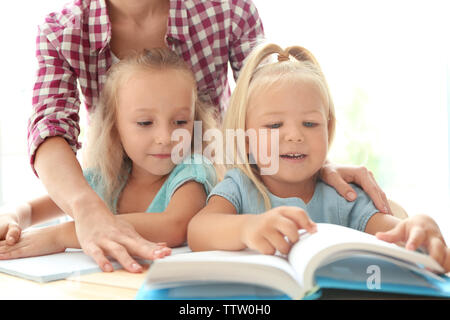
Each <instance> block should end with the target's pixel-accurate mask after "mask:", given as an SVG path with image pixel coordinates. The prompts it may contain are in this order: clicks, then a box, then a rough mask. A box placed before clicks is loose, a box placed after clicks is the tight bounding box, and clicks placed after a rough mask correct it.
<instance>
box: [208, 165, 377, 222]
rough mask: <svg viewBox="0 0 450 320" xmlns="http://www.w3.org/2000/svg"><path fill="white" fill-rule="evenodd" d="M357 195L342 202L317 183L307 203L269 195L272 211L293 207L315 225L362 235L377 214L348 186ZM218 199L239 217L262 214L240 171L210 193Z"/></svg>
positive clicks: (260, 200) (253, 190) (365, 197)
mask: <svg viewBox="0 0 450 320" xmlns="http://www.w3.org/2000/svg"><path fill="white" fill-rule="evenodd" d="M351 186H352V188H353V189H354V190H355V192H356V194H357V195H358V197H357V199H356V200H355V201H353V202H349V201H347V200H345V198H343V197H341V196H340V195H339V194H338V193H337V192H336V190H335V189H334V188H332V187H330V186H329V185H327V184H326V183H324V182H322V181H320V180H319V181H318V182H317V183H316V187H315V191H314V195H313V197H312V198H311V200H310V201H309V202H308V203H305V202H304V201H303V200H302V199H300V198H298V197H291V198H280V197H277V196H275V195H274V194H272V193H270V192H269V193H268V194H269V198H270V202H271V204H272V208H275V207H280V206H294V207H299V208H302V209H303V210H305V211H306V212H307V213H308V215H309V217H310V218H311V219H312V220H313V221H314V222H317V223H319V222H322V223H333V224H338V225H342V226H345V227H350V228H352V229H356V230H359V231H364V230H365V228H366V224H367V221H368V220H369V219H370V217H372V215H373V214H375V213H376V212H378V210H377V209H376V208H375V205H374V204H373V202H372V200H371V199H370V198H369V196H368V195H367V194H366V193H365V192H364V191H363V190H362V189H361V188H359V187H358V186H356V185H353V184H352V185H351ZM214 195H217V196H221V197H223V198H225V199H226V200H228V201H229V202H230V203H232V204H233V206H234V207H235V208H236V211H237V213H238V214H241V213H254V214H259V213H264V212H265V211H266V209H265V207H264V201H263V198H262V196H261V195H260V194H259V191H258V189H257V188H256V186H255V185H254V184H253V182H252V181H251V180H250V179H249V178H248V177H247V175H245V174H244V173H243V172H242V171H241V170H240V169H237V168H234V169H231V170H229V171H228V172H227V173H226V175H225V177H224V179H223V180H222V181H221V182H219V183H218V184H217V185H216V186H215V187H214V188H213V190H212V191H211V193H210V194H209V196H208V199H207V201H208V200H209V198H210V197H211V196H214Z"/></svg>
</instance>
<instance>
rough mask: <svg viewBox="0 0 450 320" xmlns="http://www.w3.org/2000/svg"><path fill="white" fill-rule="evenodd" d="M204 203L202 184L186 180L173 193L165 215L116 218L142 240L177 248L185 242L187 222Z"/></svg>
mask: <svg viewBox="0 0 450 320" xmlns="http://www.w3.org/2000/svg"><path fill="white" fill-rule="evenodd" d="M205 202H206V192H205V189H204V187H203V185H202V184H200V183H198V182H196V181H189V182H186V183H184V184H183V185H182V186H181V187H179V188H178V189H177V190H176V191H175V192H174V194H173V196H172V198H171V199H170V202H169V204H168V206H167V208H166V210H165V211H164V212H161V213H148V212H143V213H127V214H121V215H119V216H118V218H119V219H123V220H125V221H127V222H129V223H131V224H132V225H133V226H134V227H135V229H136V231H137V232H138V233H139V234H140V235H141V236H142V237H144V238H145V239H148V240H150V241H154V242H165V243H167V245H168V246H169V247H176V246H180V245H182V244H183V243H184V242H186V238H187V228H188V223H189V221H190V220H191V219H192V217H193V216H194V215H195V214H196V213H197V212H199V211H200V210H201V209H202V208H203V207H204V206H205Z"/></svg>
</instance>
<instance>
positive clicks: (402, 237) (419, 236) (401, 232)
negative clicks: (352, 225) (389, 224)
mask: <svg viewBox="0 0 450 320" xmlns="http://www.w3.org/2000/svg"><path fill="white" fill-rule="evenodd" d="M376 236H377V238H378V239H381V240H384V241H387V242H394V243H399V242H404V243H405V248H406V249H408V250H416V249H417V248H420V247H423V248H424V249H426V250H427V251H428V254H429V255H430V256H431V257H432V258H434V259H435V260H436V261H437V262H438V263H439V264H440V265H441V266H442V267H443V268H444V269H445V271H446V272H449V271H450V249H449V248H448V247H447V245H446V243H445V240H444V237H443V236H442V234H441V231H440V229H439V227H438V225H437V224H436V222H435V221H434V220H433V219H432V218H431V217H429V216H427V215H416V216H412V217H410V218H407V219H405V220H402V221H400V222H399V223H398V224H397V225H396V226H395V227H394V228H393V229H391V230H389V231H386V232H377V233H376Z"/></svg>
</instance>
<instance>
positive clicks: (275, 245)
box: [241, 207, 317, 254]
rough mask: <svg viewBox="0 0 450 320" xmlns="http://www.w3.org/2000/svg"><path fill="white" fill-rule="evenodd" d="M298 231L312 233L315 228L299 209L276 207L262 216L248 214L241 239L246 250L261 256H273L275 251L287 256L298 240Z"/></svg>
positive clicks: (306, 215)
mask: <svg viewBox="0 0 450 320" xmlns="http://www.w3.org/2000/svg"><path fill="white" fill-rule="evenodd" d="M299 229H306V230H307V231H308V232H311V233H314V232H316V231H317V226H316V224H315V223H314V222H313V221H312V220H311V219H310V218H309V216H308V214H307V213H306V212H305V211H304V210H302V209H300V208H297V207H277V208H274V209H272V210H269V211H267V212H265V213H263V214H259V215H253V214H249V215H248V220H247V221H246V223H245V224H244V226H243V230H242V235H241V239H242V242H243V243H244V244H245V245H246V246H247V247H248V248H250V249H254V250H258V251H259V252H261V253H263V254H274V253H275V251H276V250H278V251H279V252H281V253H282V254H287V253H288V252H289V250H290V249H291V246H292V244H293V243H295V242H297V241H298V239H299V234H298V230H299ZM285 237H286V238H287V240H286V238H285Z"/></svg>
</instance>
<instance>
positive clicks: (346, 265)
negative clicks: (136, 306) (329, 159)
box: [136, 223, 450, 299]
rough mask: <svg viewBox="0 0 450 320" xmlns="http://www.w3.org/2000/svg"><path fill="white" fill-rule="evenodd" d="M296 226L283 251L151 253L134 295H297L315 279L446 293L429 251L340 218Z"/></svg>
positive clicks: (316, 283)
mask: <svg viewBox="0 0 450 320" xmlns="http://www.w3.org/2000/svg"><path fill="white" fill-rule="evenodd" d="M299 232H301V236H300V240H299V241H298V242H297V243H296V244H295V245H294V246H293V247H292V249H291V251H290V252H289V255H288V256H283V255H263V254H260V253H258V252H256V251H252V250H243V251H203V252H190V253H183V254H178V255H173V256H169V257H165V258H164V259H160V260H156V261H154V263H153V264H152V265H151V267H150V269H149V270H148V274H147V276H146V281H145V283H144V285H143V286H142V287H141V290H140V291H139V292H138V295H137V297H136V298H137V299H191V298H192V299H201V298H205V299H216V298H219V299H221V298H225V299H227V298H233V299H236V298H238V299H239V298H242V297H245V298H249V299H258V298H262V297H265V298H271V297H278V298H279V297H287V298H291V299H301V298H305V297H306V298H307V297H313V296H314V294H315V293H316V292H317V291H318V289H319V288H320V287H329V288H346V289H358V290H372V289H375V290H377V289H378V290H384V291H389V292H402V293H409V294H425V295H435V296H448V297H450V285H449V284H450V281H449V279H448V277H446V276H445V275H440V273H442V272H443V269H442V267H441V266H440V265H439V264H438V263H437V262H436V261H435V260H434V259H432V258H431V257H430V256H428V255H425V254H422V253H420V252H417V251H409V250H406V249H404V248H402V247H400V246H397V245H395V244H392V243H387V242H384V241H381V240H379V239H377V238H376V237H374V236H372V235H369V234H366V233H363V232H359V231H356V230H353V229H349V228H346V227H342V226H338V225H332V224H324V223H318V224H317V232H316V233H313V234H309V233H306V232H305V231H304V230H302V231H299ZM302 232H303V233H302Z"/></svg>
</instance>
